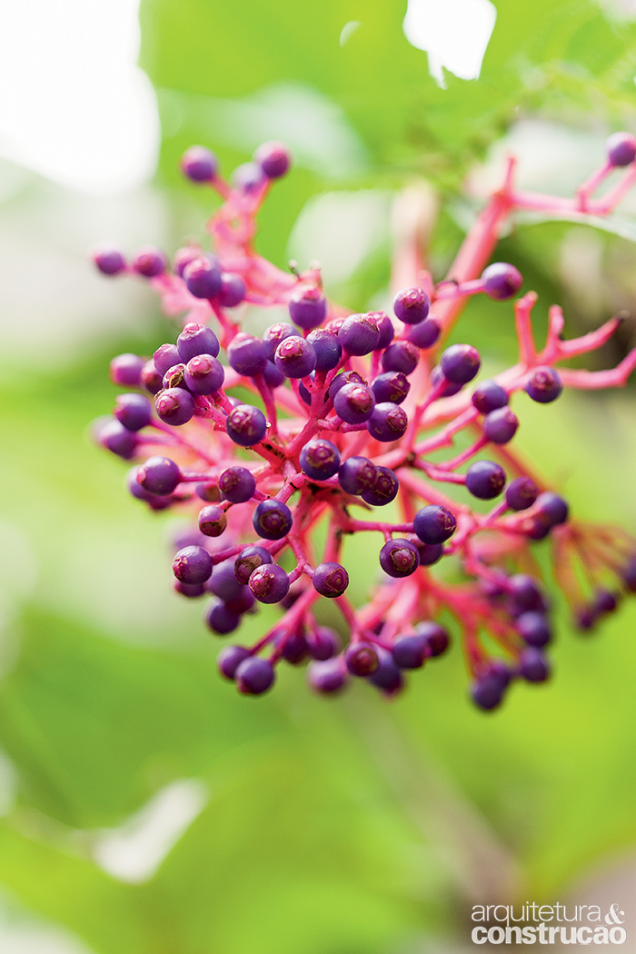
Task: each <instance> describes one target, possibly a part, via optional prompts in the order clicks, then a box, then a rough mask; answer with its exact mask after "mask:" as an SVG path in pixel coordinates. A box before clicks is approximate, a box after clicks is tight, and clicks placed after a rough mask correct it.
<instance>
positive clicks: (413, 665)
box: [391, 633, 428, 669]
mask: <svg viewBox="0 0 636 954" xmlns="http://www.w3.org/2000/svg"><path fill="white" fill-rule="evenodd" d="M426 650H427V642H426V639H425V638H424V637H423V636H418V635H417V633H416V634H414V635H413V636H398V638H397V639H396V640H395V642H394V644H393V647H392V649H391V652H392V653H393V659H394V661H395V664H396V666H399V667H400V669H421V667H422V666H423V665H424V662H425V660H426V658H427V655H428V654H427V651H426Z"/></svg>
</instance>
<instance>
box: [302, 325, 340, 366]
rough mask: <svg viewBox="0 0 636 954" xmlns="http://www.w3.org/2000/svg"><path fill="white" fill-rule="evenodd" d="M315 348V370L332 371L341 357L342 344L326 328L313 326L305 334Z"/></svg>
mask: <svg viewBox="0 0 636 954" xmlns="http://www.w3.org/2000/svg"><path fill="white" fill-rule="evenodd" d="M307 341H309V342H311V344H312V345H313V346H314V348H315V350H316V371H332V370H333V369H334V368H335V367H336V366H337V364H338V363H339V361H340V358H341V357H342V345H341V344H340V339H339V338H338V336H337V335H334V333H333V332H332V331H327V329H326V328H315V329H314V330H313V331H310V332H309V334H308V335H307Z"/></svg>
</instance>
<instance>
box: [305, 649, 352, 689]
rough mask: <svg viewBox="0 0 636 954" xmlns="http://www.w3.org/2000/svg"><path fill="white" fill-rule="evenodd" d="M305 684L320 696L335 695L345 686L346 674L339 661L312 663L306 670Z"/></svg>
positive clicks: (329, 660) (328, 660)
mask: <svg viewBox="0 0 636 954" xmlns="http://www.w3.org/2000/svg"><path fill="white" fill-rule="evenodd" d="M307 682H308V683H309V685H310V686H311V688H312V689H314V690H315V691H316V692H319V693H320V694H321V695H327V696H329V695H335V694H336V693H339V692H341V691H342V690H343V689H344V687H345V686H346V684H347V672H346V670H345V668H344V666H343V665H342V662H341V661H340V659H337V658H336V659H327V660H325V661H320V662H312V663H310V665H309V668H308V669H307Z"/></svg>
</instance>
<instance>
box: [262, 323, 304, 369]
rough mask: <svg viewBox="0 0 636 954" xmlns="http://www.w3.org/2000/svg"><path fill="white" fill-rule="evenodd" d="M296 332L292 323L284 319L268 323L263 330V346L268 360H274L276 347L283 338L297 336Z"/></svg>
mask: <svg viewBox="0 0 636 954" xmlns="http://www.w3.org/2000/svg"><path fill="white" fill-rule="evenodd" d="M297 336H298V332H297V331H296V329H295V328H294V326H293V325H290V324H287V322H284V321H278V322H277V323H276V324H275V325H270V326H269V328H266V329H265V331H264V332H263V348H264V349H265V354H266V355H267V357H268V358H269V360H270V361H273V360H274V355H275V354H276V349H277V348H278V346H279V344H280V343H281V341H284V340H285V338H291V337H297Z"/></svg>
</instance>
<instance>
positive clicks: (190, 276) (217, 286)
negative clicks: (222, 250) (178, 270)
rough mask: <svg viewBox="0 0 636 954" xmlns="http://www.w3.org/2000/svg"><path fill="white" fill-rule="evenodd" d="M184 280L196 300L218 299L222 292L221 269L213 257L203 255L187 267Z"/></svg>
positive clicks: (184, 271)
mask: <svg viewBox="0 0 636 954" xmlns="http://www.w3.org/2000/svg"><path fill="white" fill-rule="evenodd" d="M183 278H184V281H185V283H186V286H187V289H188V291H189V292H190V294H191V295H194V297H195V298H207V299H210V298H216V297H217V295H218V294H219V292H220V291H221V284H222V281H223V280H222V278H221V268H220V266H219V264H218V262H217V261H216V259H213V258H212V257H211V256H208V255H201V256H199V258H195V259H194V261H192V262H190V264H189V265H186V267H185V269H184V270H183Z"/></svg>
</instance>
